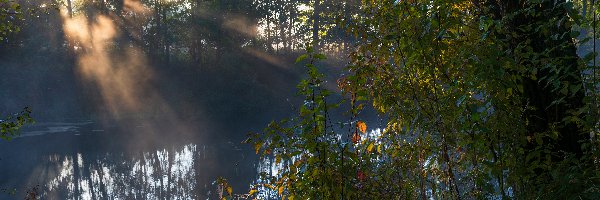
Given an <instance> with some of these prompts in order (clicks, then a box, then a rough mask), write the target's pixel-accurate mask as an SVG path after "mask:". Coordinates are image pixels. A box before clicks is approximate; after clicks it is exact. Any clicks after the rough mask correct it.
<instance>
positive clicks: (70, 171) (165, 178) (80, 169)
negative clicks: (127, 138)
mask: <svg viewBox="0 0 600 200" xmlns="http://www.w3.org/2000/svg"><path fill="white" fill-rule="evenodd" d="M202 149H205V147H204V148H200V149H199V148H198V145H196V144H188V145H184V146H182V147H178V148H173V149H170V150H168V149H161V150H156V151H153V152H143V153H140V155H137V156H136V155H134V156H133V157H131V156H127V155H124V154H122V153H121V154H118V153H117V154H113V153H106V154H105V155H103V156H99V157H98V158H96V159H89V158H86V156H88V155H85V154H82V153H77V154H76V155H72V156H69V155H58V154H56V155H50V156H48V158H47V160H48V162H49V164H48V165H47V166H46V169H44V170H45V171H43V172H41V173H39V174H47V175H48V177H47V178H48V179H47V180H48V182H47V184H46V185H45V187H43V188H42V192H41V195H42V198H43V199H198V198H200V197H204V196H208V195H209V194H208V189H209V188H207V187H208V186H207V185H202V186H201V187H198V185H197V183H198V182H197V181H198V176H197V175H198V170H199V167H200V164H201V163H202V161H203V159H205V154H204V156H203V152H202ZM204 153H205V152H204ZM89 160H92V161H91V162H86V161H89ZM108 161H110V162H108Z"/></svg>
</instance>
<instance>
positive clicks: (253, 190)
mask: <svg viewBox="0 0 600 200" xmlns="http://www.w3.org/2000/svg"><path fill="white" fill-rule="evenodd" d="M257 192H258V190H256V189H252V190H250V192H248V195H250V196H252V195H254V194H256V193H257Z"/></svg>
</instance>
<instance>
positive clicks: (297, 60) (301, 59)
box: [296, 54, 308, 63]
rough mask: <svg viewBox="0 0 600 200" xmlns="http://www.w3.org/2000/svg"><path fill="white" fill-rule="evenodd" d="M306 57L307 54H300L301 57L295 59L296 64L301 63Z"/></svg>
mask: <svg viewBox="0 0 600 200" xmlns="http://www.w3.org/2000/svg"><path fill="white" fill-rule="evenodd" d="M307 57H308V55H307V54H302V55H300V56H298V58H296V63H299V62H302V61H303V60H304V59H306V58H307Z"/></svg>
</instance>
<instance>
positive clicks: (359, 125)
mask: <svg viewBox="0 0 600 200" xmlns="http://www.w3.org/2000/svg"><path fill="white" fill-rule="evenodd" d="M356 128H357V129H358V130H359V131H360V132H362V133H366V132H367V124H366V123H365V122H363V121H358V122H356Z"/></svg>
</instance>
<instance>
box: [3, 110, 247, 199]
mask: <svg viewBox="0 0 600 200" xmlns="http://www.w3.org/2000/svg"><path fill="white" fill-rule="evenodd" d="M127 124H128V125H127V126H117V125H110V124H106V123H104V124H103V123H99V122H94V121H79V122H60V123H37V124H36V125H35V126H33V127H28V128H26V129H25V130H24V131H23V132H22V134H21V136H20V137H18V138H16V139H14V140H12V141H10V142H6V141H1V142H0V170H1V172H2V173H0V188H2V189H3V190H4V193H2V194H1V195H0V199H23V198H24V197H25V196H26V194H27V191H35V192H37V193H38V194H40V195H41V197H42V199H208V198H210V199H215V198H216V197H217V194H216V193H215V191H216V185H213V184H212V183H213V181H214V180H215V179H216V178H217V177H219V176H222V177H226V178H228V179H229V180H230V182H231V184H233V185H234V188H235V191H234V192H238V193H243V192H244V191H246V190H247V188H248V185H249V184H250V183H251V180H252V179H253V178H254V176H255V174H256V172H255V171H256V170H255V167H254V165H255V163H256V158H255V156H254V155H253V152H252V150H250V148H249V145H244V144H240V142H239V141H241V140H235V139H233V140H227V139H223V138H218V137H214V136H213V137H210V138H209V137H205V135H207V133H205V134H202V133H185V132H177V131H174V132H168V130H160V128H157V127H155V126H153V124H155V122H148V121H145V122H139V121H138V122H136V121H133V122H128V123H127ZM149 128H151V129H152V130H149ZM211 131H218V130H211ZM223 131H225V130H223ZM213 135H219V134H214V133H213ZM240 135H243V134H240ZM11 193H12V194H11Z"/></svg>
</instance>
